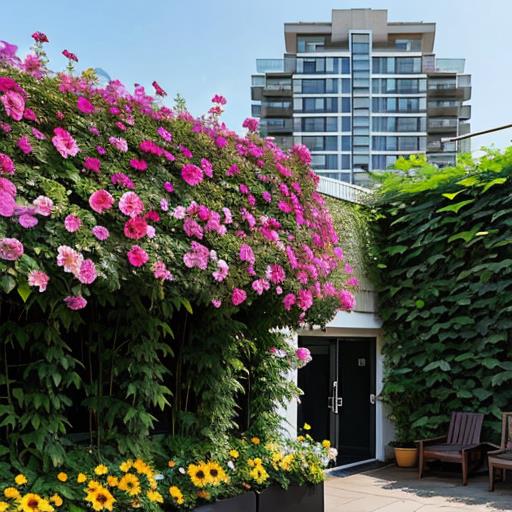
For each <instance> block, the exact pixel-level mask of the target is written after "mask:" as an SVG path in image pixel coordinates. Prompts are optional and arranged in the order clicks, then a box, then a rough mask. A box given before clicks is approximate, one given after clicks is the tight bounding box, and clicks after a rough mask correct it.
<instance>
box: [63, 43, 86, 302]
mask: <svg viewBox="0 0 512 512" xmlns="http://www.w3.org/2000/svg"><path fill="white" fill-rule="evenodd" d="M62 55H64V57H66V59H69V60H74V61H75V62H78V57H77V56H76V55H75V54H74V53H71V52H70V51H68V50H63V51H62ZM84 307H85V306H84ZM80 309H81V308H80Z"/></svg>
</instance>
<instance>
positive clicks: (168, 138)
mask: <svg viewBox="0 0 512 512" xmlns="http://www.w3.org/2000/svg"><path fill="white" fill-rule="evenodd" d="M156 133H158V135H160V137H162V139H164V140H165V141H167V142H171V141H172V133H169V132H168V131H167V130H166V129H165V128H164V127H163V126H159V127H158V128H157V130H156Z"/></svg>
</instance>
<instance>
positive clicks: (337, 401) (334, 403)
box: [327, 380, 343, 414]
mask: <svg viewBox="0 0 512 512" xmlns="http://www.w3.org/2000/svg"><path fill="white" fill-rule="evenodd" d="M342 405H343V399H342V398H341V397H338V381H337V380H335V381H333V383H332V396H330V397H329V398H327V407H329V409H331V411H332V412H333V413H334V414H338V412H339V411H338V408H339V407H341V406H342Z"/></svg>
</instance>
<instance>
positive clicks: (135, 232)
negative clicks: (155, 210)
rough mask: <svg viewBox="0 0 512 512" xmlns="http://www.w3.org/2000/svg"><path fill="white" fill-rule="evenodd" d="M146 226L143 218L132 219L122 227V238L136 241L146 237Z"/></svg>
mask: <svg viewBox="0 0 512 512" xmlns="http://www.w3.org/2000/svg"><path fill="white" fill-rule="evenodd" d="M147 230H148V224H147V222H146V221H145V219H144V218H143V217H133V218H131V219H130V220H128V221H127V222H126V223H125V225H124V236H125V237H126V238H131V239H132V240H138V239H139V238H143V237H144V236H146V233H147Z"/></svg>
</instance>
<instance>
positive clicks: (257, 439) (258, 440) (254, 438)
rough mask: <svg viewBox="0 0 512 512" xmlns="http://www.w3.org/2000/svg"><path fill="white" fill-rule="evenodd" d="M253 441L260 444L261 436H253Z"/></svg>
mask: <svg viewBox="0 0 512 512" xmlns="http://www.w3.org/2000/svg"><path fill="white" fill-rule="evenodd" d="M251 443H252V444H260V443H261V441H260V438H259V437H256V436H254V437H251Z"/></svg>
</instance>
